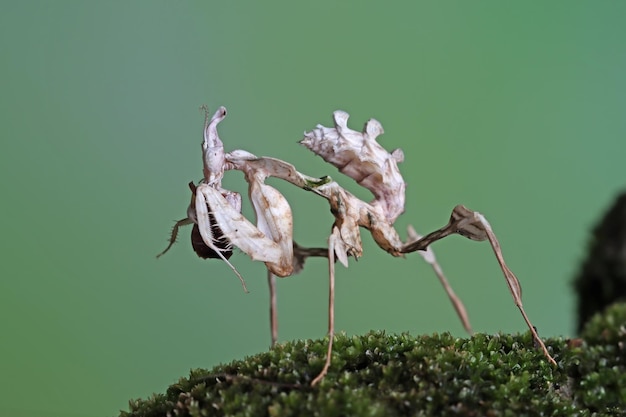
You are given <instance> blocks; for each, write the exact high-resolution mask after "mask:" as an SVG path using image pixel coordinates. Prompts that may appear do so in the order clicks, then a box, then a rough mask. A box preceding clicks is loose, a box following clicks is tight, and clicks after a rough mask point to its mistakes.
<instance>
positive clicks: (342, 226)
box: [157, 106, 556, 385]
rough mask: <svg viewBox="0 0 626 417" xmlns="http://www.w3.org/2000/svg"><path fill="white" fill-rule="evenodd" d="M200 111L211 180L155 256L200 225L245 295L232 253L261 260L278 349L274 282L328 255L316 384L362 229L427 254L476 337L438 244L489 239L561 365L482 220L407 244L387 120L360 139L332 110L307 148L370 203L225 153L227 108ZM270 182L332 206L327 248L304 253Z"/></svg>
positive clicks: (278, 165) (459, 214)
mask: <svg viewBox="0 0 626 417" xmlns="http://www.w3.org/2000/svg"><path fill="white" fill-rule="evenodd" d="M202 108H203V109H204V111H205V123H204V140H203V142H202V155H203V163H204V169H203V179H202V180H201V181H200V182H199V183H198V184H197V185H195V184H194V183H189V187H190V190H191V194H192V197H191V202H190V204H189V207H188V208H187V217H186V218H184V219H182V220H179V221H178V222H176V224H175V225H174V227H173V229H172V232H171V236H170V239H169V244H168V246H167V247H166V249H165V250H164V251H163V252H161V253H160V254H159V255H157V257H160V256H161V255H163V254H165V253H166V252H167V251H168V250H169V249H170V248H171V247H172V245H173V244H174V243H175V242H176V239H177V236H178V232H179V228H180V227H182V226H185V225H193V229H192V235H191V237H192V245H193V247H194V250H195V251H196V253H197V254H198V256H200V257H203V258H216V259H221V260H222V261H224V262H225V263H226V264H227V265H228V266H229V267H230V268H231V269H232V271H233V272H234V273H235V275H237V277H238V278H239V279H240V281H241V283H242V285H243V288H244V290H245V291H246V292H247V288H246V284H245V280H244V279H243V277H242V276H241V274H240V273H239V272H238V271H237V268H235V266H233V265H232V264H231V263H230V261H229V258H230V256H231V255H232V253H233V248H235V247H236V248H238V249H239V250H241V251H242V252H244V253H245V254H247V255H248V256H249V257H250V258H251V259H252V260H254V261H261V262H264V263H265V267H266V269H267V273H268V284H269V288H270V327H271V337H272V344H275V343H276V341H277V339H278V318H277V309H276V298H277V297H276V288H275V285H276V277H287V276H290V275H293V274H295V273H298V272H299V271H300V270H302V268H303V267H304V262H305V260H306V259H307V258H308V257H325V258H328V276H329V294H328V298H329V305H328V348H327V352H326V358H325V362H324V365H323V367H322V369H321V371H320V372H319V374H318V375H317V376H316V377H315V378H314V379H313V380H312V381H311V385H316V384H317V383H319V382H320V381H321V380H322V379H323V378H324V376H325V375H326V373H327V372H328V369H329V367H330V364H331V358H332V349H333V337H334V332H335V328H334V325H335V317H334V305H335V261H336V260H338V261H339V262H340V263H341V264H343V265H344V266H345V267H348V258H349V257H354V258H359V257H361V256H362V254H363V247H362V242H361V235H360V230H361V228H364V229H366V230H368V231H369V232H370V233H371V235H372V237H373V239H374V241H375V242H376V244H377V245H378V246H379V247H380V248H381V249H383V250H384V251H386V252H388V253H389V254H391V255H392V256H395V257H401V256H404V255H405V254H408V253H412V252H419V253H420V254H421V255H422V257H423V258H424V260H425V261H426V262H428V263H429V264H430V265H431V266H432V268H433V269H434V271H435V273H436V275H437V277H438V278H439V280H440V281H441V283H442V285H443V287H444V289H445V291H446V293H447V295H448V298H449V299H450V301H451V302H452V304H453V306H454V308H455V310H456V312H457V314H458V316H459V318H460V319H461V321H462V323H463V326H464V327H465V329H466V330H467V331H468V332H469V333H471V332H472V330H471V326H470V323H469V319H468V315H467V312H466V310H465V307H464V305H463V303H462V302H461V300H460V299H459V297H457V295H456V294H455V293H454V291H453V290H452V288H451V287H450V285H449V284H448V282H447V280H446V277H445V275H444V274H443V272H442V270H441V267H440V266H439V264H438V263H437V261H436V258H435V255H434V253H433V251H432V250H431V248H430V245H431V244H432V243H434V242H435V241H437V240H440V239H442V238H444V237H446V236H449V235H451V234H459V235H461V236H465V237H466V238H468V239H471V240H476V241H484V240H486V241H488V242H489V243H490V245H491V247H492V249H493V251H494V254H495V256H496V259H497V261H498V264H499V265H500V268H501V270H502V272H503V274H504V277H505V280H506V282H507V285H508V287H509V290H510V292H511V295H512V296H513V300H514V303H515V305H516V306H517V307H518V309H519V310H520V312H521V314H522V317H523V319H524V321H525V322H526V324H527V325H528V328H529V329H530V332H531V333H532V336H533V339H534V340H535V344H536V345H537V346H538V347H540V348H541V350H542V351H543V354H544V356H545V357H546V358H547V360H548V361H549V362H550V363H552V364H553V365H556V361H555V360H554V359H553V358H552V356H551V355H550V353H549V352H548V349H547V348H546V346H545V344H544V343H543V341H542V340H541V338H540V337H539V335H538V334H537V331H536V329H535V328H534V326H533V325H532V323H531V322H530V319H529V318H528V316H527V315H526V312H525V311H524V308H523V306H522V299H521V296H522V292H521V286H520V283H519V280H518V279H517V277H516V276H515V275H514V274H513V272H512V271H511V270H510V269H509V268H508V266H507V265H506V263H505V261H504V257H503V255H502V250H501V247H500V243H499V242H498V240H497V238H496V236H495V234H494V233H493V230H492V228H491V225H490V224H489V222H488V221H487V219H485V217H484V216H483V215H482V214H480V213H478V212H476V211H473V210H470V209H468V208H466V207H464V206H462V205H458V206H456V207H455V208H454V209H453V210H452V214H451V216H450V220H449V222H448V224H446V225H445V226H443V227H442V228H440V229H438V230H435V231H434V232H432V233H429V234H427V235H425V236H420V235H418V234H417V233H416V232H415V230H414V229H413V227H411V226H409V227H408V230H407V237H408V239H407V240H406V241H403V240H402V239H401V238H400V236H399V234H398V232H397V231H396V230H395V228H394V226H393V224H394V222H395V221H396V219H397V218H398V217H399V216H400V215H401V214H402V213H403V212H404V203H405V183H404V179H403V177H402V175H401V173H400V170H399V168H398V164H399V163H401V162H403V160H404V154H403V153H402V151H401V150H400V149H396V150H394V151H392V152H391V153H390V152H388V151H387V150H386V149H385V148H383V147H382V146H381V145H380V144H379V143H378V142H377V141H376V139H377V137H378V136H380V135H381V134H382V133H383V132H384V131H383V127H382V125H381V124H380V122H378V121H377V120H375V119H370V120H368V121H367V122H366V123H365V126H364V128H363V130H362V131H361V132H358V131H355V130H352V129H350V128H349V127H348V119H349V114H348V113H346V112H344V111H340V110H338V111H335V112H334V113H333V121H334V126H333V127H324V126H322V125H317V126H316V127H315V128H314V129H313V130H311V131H309V132H305V134H304V138H303V139H302V140H301V141H300V143H301V144H302V145H304V146H305V147H306V148H307V149H309V150H310V151H312V152H313V153H315V154H316V155H318V156H320V157H321V158H322V159H324V161H326V162H328V163H330V164H332V165H334V166H335V167H336V168H338V169H339V171H340V172H341V173H343V174H344V175H346V176H348V177H350V178H352V179H353V180H355V181H356V182H357V184H359V185H360V186H362V187H364V188H366V189H367V190H369V191H370V192H371V193H372V195H373V196H374V198H373V200H372V201H370V202H369V203H368V202H365V201H362V200H360V199H359V198H357V197H356V196H354V195H353V194H351V193H350V192H348V191H347V190H345V189H344V188H342V187H341V186H340V185H339V184H338V183H337V182H335V181H334V180H333V179H332V178H331V177H329V176H324V177H321V178H316V177H310V176H308V175H305V174H302V173H300V172H298V171H297V170H296V168H295V167H294V166H293V165H292V164H290V163H288V162H285V161H282V160H280V159H276V158H270V157H257V156H256V155H253V154H251V153H249V152H247V151H244V150H234V151H231V152H225V151H224V144H223V143H222V141H221V139H220V137H219V134H218V131H217V125H218V124H219V123H220V122H221V121H222V120H224V118H225V117H226V108H224V107H220V108H219V109H218V110H217V111H216V112H215V114H214V115H213V116H212V117H211V118H210V119H209V112H208V109H207V108H206V107H205V106H203V107H202ZM229 170H237V171H241V172H242V173H243V174H244V178H245V180H246V182H247V183H248V195H249V197H250V200H251V202H252V206H253V209H254V212H255V215H256V224H253V223H252V222H250V221H249V220H248V219H246V218H245V217H244V216H243V215H242V214H241V195H240V194H239V193H237V192H234V191H231V190H227V189H224V188H223V187H222V178H223V176H224V173H225V172H226V171H229ZM268 177H275V178H278V179H281V180H283V181H286V182H288V183H290V184H293V185H295V186H296V187H299V188H301V189H303V190H305V191H308V192H311V193H313V194H315V195H317V196H319V197H321V198H324V199H325V200H326V201H327V202H328V204H329V206H330V211H331V213H332V214H333V217H334V222H333V224H332V225H331V228H330V230H331V231H330V234H329V237H328V242H327V243H328V246H327V248H306V247H302V246H300V245H298V244H297V243H296V242H295V241H294V240H293V213H292V211H291V207H290V206H289V203H288V201H287V200H286V198H285V197H284V196H283V195H282V194H281V193H280V192H279V191H278V190H276V189H275V188H274V187H272V186H270V185H268V184H265V180H266V179H267V178H268Z"/></svg>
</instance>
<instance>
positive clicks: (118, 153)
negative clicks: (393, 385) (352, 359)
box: [0, 1, 626, 417]
mask: <svg viewBox="0 0 626 417" xmlns="http://www.w3.org/2000/svg"><path fill="white" fill-rule="evenodd" d="M388 4H391V3H388ZM407 4H408V2H407ZM1 9H2V10H1V12H0V48H1V49H0V51H1V54H2V55H1V56H2V67H1V69H0V71H1V73H0V79H1V80H2V91H1V92H0V115H1V116H0V117H1V123H0V129H1V132H2V151H1V153H0V169H1V172H0V173H1V175H0V183H1V186H2V188H1V189H2V197H1V199H2V215H1V216H0V222H1V223H0V230H2V232H3V238H2V243H1V245H2V247H1V249H2V250H1V252H0V253H1V255H0V256H1V257H2V262H1V263H0V265H1V267H0V268H1V269H0V274H1V281H0V317H1V318H0V320H1V322H0V325H1V338H2V339H1V343H0V349H1V352H0V414H1V415H9V414H11V415H14V416H27V415H38V416H61V415H63V416H79V415H80V416H88V417H89V416H94V417H95V416H105V415H115V414H116V413H117V412H118V410H119V409H125V408H126V407H127V405H126V404H127V400H128V399H129V398H135V397H140V396H141V397H145V396H147V395H149V394H151V393H152V392H153V391H163V390H164V388H165V387H166V386H167V385H168V384H170V383H172V382H174V381H175V380H176V379H177V378H178V377H179V376H181V375H184V374H186V373H187V371H188V370H189V368H192V367H199V366H203V367H210V366H212V365H215V364H217V363H219V362H222V361H229V360H231V359H234V358H241V357H243V356H244V355H249V354H253V353H256V352H259V351H262V350H264V349H266V348H267V346H268V344H269V332H268V318H267V308H268V301H267V289H266V283H265V273H264V268H263V265H261V264H253V263H252V262H250V261H249V260H248V259H247V257H245V256H243V255H238V256H235V257H234V258H232V260H233V261H234V262H235V264H236V265H237V266H238V268H239V269H240V271H241V272H242V273H243V275H244V276H245V277H246V278H247V281H248V285H249V287H250V289H251V293H250V294H244V293H243V292H242V290H241V287H240V285H239V282H238V280H237V279H236V277H234V275H233V274H232V273H230V271H229V269H228V268H227V267H226V266H224V265H223V264H221V263H220V262H216V261H214V262H208V261H201V260H200V259H198V258H196V257H195V255H194V254H193V252H192V251H191V248H190V244H189V242H188V233H185V237H184V238H181V239H180V243H179V244H178V245H177V246H175V247H174V249H173V250H172V251H171V252H170V253H168V255H167V256H166V257H164V258H162V259H160V260H159V261H156V260H155V258H154V255H155V254H156V253H158V252H159V251H160V250H162V249H163V248H164V246H165V238H166V237H167V234H168V231H169V229H170V227H171V226H172V220H174V219H178V218H181V217H183V216H184V214H185V208H186V205H187V203H188V200H189V191H188V189H187V186H186V184H187V182H188V181H190V180H192V179H193V180H197V179H199V178H200V176H201V160H200V152H199V150H200V140H201V130H202V123H203V115H202V114H201V113H200V112H198V106H199V105H201V104H203V103H206V104H208V105H209V106H210V107H211V109H213V110H214V109H215V108H216V107H217V106H219V105H225V106H227V107H228V110H229V116H228V118H227V119H226V121H225V122H223V123H222V125H221V126H220V133H221V136H222V139H223V140H224V142H225V144H226V147H227V149H234V148H244V149H247V150H249V151H250V152H253V153H257V154H263V155H272V156H275V157H279V158H284V159H287V160H289V161H291V162H293V163H294V164H296V165H297V167H298V168H299V169H300V170H301V171H303V172H305V173H308V174H310V175H316V176H319V175H325V174H331V175H333V176H334V177H335V178H336V179H337V180H339V181H340V182H341V183H343V184H347V186H348V187H351V188H350V189H351V190H356V191H355V192H357V193H358V195H361V196H364V197H367V194H366V193H364V192H363V191H361V190H358V189H357V188H356V187H354V186H353V184H352V183H351V181H349V180H347V179H346V178H343V177H342V176H341V175H339V174H338V173H336V171H335V169H334V168H332V167H330V166H327V165H325V164H323V162H322V160H321V159H320V158H318V157H315V156H314V155H313V154H310V153H309V152H308V151H307V150H306V149H304V148H303V147H301V146H299V145H297V143H296V141H297V140H299V139H300V138H301V136H302V132H303V131H304V130H305V129H310V128H312V127H313V126H315V124H317V123H323V124H326V125H328V124H331V113H332V111H333V110H335V109H338V108H340V109H344V110H346V111H348V112H350V113H351V114H352V119H351V125H352V127H353V128H356V129H360V127H361V126H362V124H363V122H364V121H365V120H367V119H368V118H370V117H375V118H377V119H378V120H380V121H381V122H382V123H383V125H384V127H385V130H386V133H385V135H384V136H382V137H381V138H380V142H381V143H382V144H383V145H384V146H386V147H387V148H390V149H392V148H396V147H401V148H403V149H404V152H405V155H406V159H405V163H404V164H403V165H402V166H401V168H402V170H403V173H404V175H405V178H406V181H407V183H408V189H407V212H406V213H405V215H403V216H402V217H401V219H400V221H398V228H399V230H401V231H402V232H403V231H404V228H405V227H406V225H407V224H408V223H409V222H411V223H413V224H415V225H416V226H417V228H418V230H420V231H422V232H427V231H430V230H432V229H433V228H436V227H439V226H441V225H442V224H443V223H445V222H446V221H447V218H448V215H449V212H450V210H451V209H452V207H453V206H454V205H455V204H457V203H463V204H465V205H467V206H469V207H471V208H474V209H477V210H480V211H481V212H483V213H484V214H485V215H486V216H487V218H488V219H490V221H491V223H492V225H493V226H494V229H495V231H496V233H497V234H498V236H499V238H500V240H501V243H502V245H503V248H504V251H505V256H506V258H507V260H508V261H509V263H510V266H511V268H512V269H513V270H514V271H515V272H516V273H517V275H518V276H519V277H520V279H521V281H522V285H523V287H524V297H525V306H526V307H527V310H528V313H529V314H530V316H531V318H532V319H533V320H534V321H535V324H536V325H537V326H538V328H539V330H540V331H541V333H542V334H543V335H561V334H562V335H571V334H572V329H573V306H574V300H573V297H572V294H571V290H570V284H569V281H570V279H571V277H572V274H573V272H574V270H575V269H576V267H577V264H578V262H579V260H580V258H581V257H582V256H583V255H584V242H585V239H586V236H587V233H588V230H589V227H590V226H591V225H592V224H593V222H594V221H595V219H596V218H597V217H598V216H599V215H600V213H601V211H602V210H603V209H604V208H605V207H606V206H607V205H608V204H609V202H610V201H611V199H612V198H613V196H614V195H615V194H616V193H617V192H618V191H619V190H620V189H621V188H622V187H623V185H624V179H625V177H626V174H625V169H624V163H623V160H624V155H625V152H624V150H625V146H624V137H625V134H626V118H625V117H624V110H625V108H626V94H625V93H626V91H625V88H626V81H625V77H624V74H626V48H625V46H624V45H625V44H624V39H626V25H624V16H625V12H626V4H625V3H623V2H604V3H602V2H594V3H575V2H551V3H550V5H547V4H545V3H544V2H524V4H523V5H520V4H518V5H514V4H512V3H510V2H507V5H503V4H502V3H501V2H479V3H470V2H458V3H457V2H437V3H435V2H412V5H410V6H409V5H399V4H396V5H395V6H393V5H391V6H390V5H387V6H385V5H383V3H382V2H374V3H366V2H360V3H359V4H358V5H357V4H356V3H354V4H351V3H348V2H342V1H316V2H308V3H297V4H296V3H295V2H283V3H272V2H166V1H161V2H130V3H128V2H113V3H111V2H79V1H75V2H69V1H66V2H46V1H41V2H18V1H13V2H11V1H9V2H4V3H3V6H2V7H1ZM226 184H227V186H229V187H231V188H239V189H241V190H242V191H244V192H245V188H244V183H243V181H242V178H241V176H240V175H239V174H237V173H234V174H231V175H229V176H228V179H227V182H226ZM276 184H277V186H278V187H279V188H280V189H281V190H282V191H284V193H285V195H286V196H287V197H288V198H289V199H290V201H292V203H293V209H294V213H295V233H296V236H297V239H298V241H299V242H300V243H302V244H305V245H322V244H323V243H324V241H325V238H326V233H327V232H328V230H329V227H330V224H331V222H332V218H331V215H330V213H329V212H328V208H327V206H326V205H325V203H324V202H323V201H321V200H320V199H318V198H315V197H314V196H312V195H310V194H307V193H305V192H301V191H300V190H295V189H292V188H290V187H289V186H287V185H285V184H280V183H276ZM246 213H247V214H250V211H249V208H246ZM403 234H404V233H403ZM364 236H365V245H366V247H365V256H364V257H363V258H362V259H361V260H360V261H359V262H358V263H356V262H352V263H351V266H350V268H349V269H347V270H346V269H344V268H339V270H338V283H337V328H338V329H339V330H343V331H346V332H348V333H351V334H352V333H361V332H365V331H367V330H369V329H386V330H388V331H390V332H399V331H405V330H406V331H410V332H412V333H429V332H434V331H437V332H442V331H451V332H453V333H454V334H458V335H463V332H462V329H461V326H460V324H459V323H458V320H457V318H456V316H455V313H454V310H453V309H452V307H451V306H450V305H449V303H448V301H447V299H446V297H445V295H444V293H443V291H442V290H441V288H440V286H439V284H438V282H437V281H436V279H435V277H434V276H433V274H432V273H431V272H430V271H429V269H428V268H427V267H426V266H425V265H424V264H423V263H422V262H421V260H420V258H419V257H418V256H416V255H413V256H409V257H408V258H407V259H404V260H403V259H393V258H391V257H389V256H388V255H386V254H385V253H383V252H382V251H380V250H379V249H378V248H376V247H375V246H374V245H373V244H372V241H371V239H370V237H369V236H366V235H364ZM435 249H436V252H437V254H438V257H439V260H440V261H441V263H442V264H443V266H444V269H445V270H446V271H447V273H448V275H449V279H450V280H451V282H452V284H453V285H454V287H455V289H456V290H457V292H458V293H459V295H461V296H462V297H463V299H464V301H465V302H466V305H467V307H468V310H469V312H470V315H471V319H472V322H473V325H474V327H475V329H476V330H477V331H484V332H496V331H499V330H501V331H506V332H514V331H525V328H524V324H523V321H522V319H521V317H520V316H519V314H518V312H517V310H516V309H515V307H514V306H513V303H512V299H511V296H510V295H509V294H508V291H507V288H506V285H505V283H504V280H503V279H502V277H501V275H500V272H499V270H498V267H497V265H496V262H495V259H494V258H493V255H492V253H491V250H490V249H489V247H488V246H487V245H486V244H479V243H474V242H470V241H467V240H464V239H462V238H458V237H456V238H450V239H448V240H446V241H443V242H441V243H438V244H437V245H436V247H435ZM326 289H327V279H326V267H325V265H324V263H323V261H320V260H312V261H311V262H309V264H308V266H307V269H306V271H305V272H304V273H302V274H300V275H298V276H296V277H293V278H290V279H286V280H283V281H280V282H279V303H280V324H281V328H280V332H281V333H280V336H281V339H282V340H288V339H293V338H317V337H321V336H323V335H324V333H325V331H326V300H327V296H326Z"/></svg>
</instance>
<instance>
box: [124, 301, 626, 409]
mask: <svg viewBox="0 0 626 417" xmlns="http://www.w3.org/2000/svg"><path fill="white" fill-rule="evenodd" d="M625 319H626V306H625V305H620V306H618V307H612V308H611V309H609V310H608V311H607V315H605V316H597V317H595V318H594V321H592V323H590V325H589V326H587V328H586V333H585V337H586V338H587V340H583V339H573V340H566V339H548V340H546V345H548V346H549V349H550V350H551V353H552V355H553V356H554V358H555V359H556V361H557V362H558V367H553V366H551V365H550V364H549V363H548V362H547V360H546V359H545V358H544V357H543V356H542V354H541V352H540V351H539V350H537V349H536V348H535V346H534V344H533V340H532V338H531V337H530V334H528V333H526V334H521V335H503V334H498V335H485V334H477V335H475V336H473V337H471V338H457V337H453V336H451V335H450V334H447V333H444V334H440V335H438V334H435V335H432V336H418V337H414V336H411V335H408V334H399V335H398V334H386V333H384V332H370V333H368V334H366V335H362V336H353V337H348V336H345V335H337V336H336V338H335V349H334V353H333V362H332V367H331V370H330V372H329V373H328V375H327V376H326V378H325V379H324V380H323V381H322V382H321V383H320V384H319V385H318V386H316V387H313V388H312V387H310V385H309V384H310V382H311V380H312V379H313V378H314V377H315V376H316V373H317V372H318V371H319V370H320V369H321V368H322V364H323V361H324V354H325V352H326V346H327V345H326V343H327V342H326V340H316V341H311V340H309V341H295V342H289V343H285V344H282V345H278V346H276V347H275V348H273V349H272V350H270V351H269V352H266V353H261V354H258V355H255V356H251V357H248V358H246V359H245V360H242V361H234V362H232V363H230V364H227V365H220V366H217V367H215V368H213V369H212V370H204V369H197V370H193V371H192V372H191V375H190V376H189V377H188V378H182V379H181V380H180V381H178V383H176V384H174V385H172V386H171V387H170V388H169V389H168V390H167V392H166V393H165V394H156V395H154V396H153V397H152V398H150V399H148V400H135V401H131V402H130V411H129V412H122V414H121V416H122V417H131V416H133V417H135V416H136V417H139V416H142V417H148V416H155V417H156V416H167V415H171V416H304V415H307V416H344V415H354V416H430V415H433V416H443V415H463V416H524V415H528V416H535V415H543V416H573V415H576V416H591V415H595V416H599V415H615V416H617V415H626V413H625V412H624V411H622V410H624V409H625V408H624V407H625V404H626V353H625V351H624V349H623V346H624V343H626V335H625V334H626V332H623V331H619V330H617V331H613V330H610V331H609V333H607V331H608V330H607V329H608V328H610V329H615V328H617V329H620V328H622V329H623V327H624V324H625V323H626V320H625ZM607 335H609V336H607ZM607 337H608V338H607Z"/></svg>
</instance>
